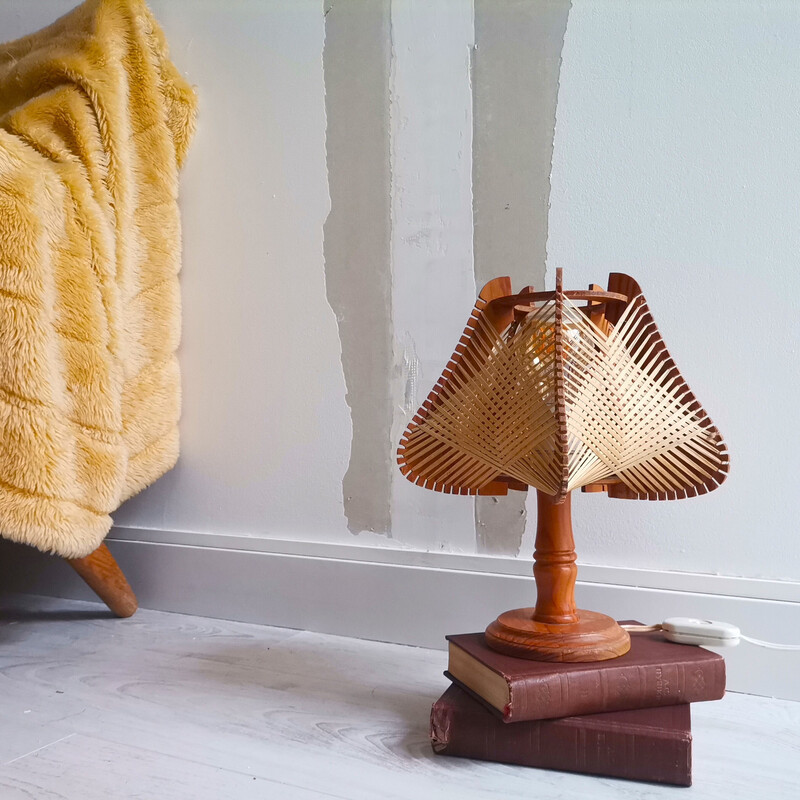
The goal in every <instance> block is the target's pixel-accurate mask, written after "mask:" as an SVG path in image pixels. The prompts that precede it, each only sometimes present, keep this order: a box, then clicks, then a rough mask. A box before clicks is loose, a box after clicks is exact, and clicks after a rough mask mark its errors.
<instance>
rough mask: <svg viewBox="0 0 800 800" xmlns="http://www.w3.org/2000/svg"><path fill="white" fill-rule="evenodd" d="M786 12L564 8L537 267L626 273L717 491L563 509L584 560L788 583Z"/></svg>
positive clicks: (790, 196) (730, 5) (798, 181)
mask: <svg viewBox="0 0 800 800" xmlns="http://www.w3.org/2000/svg"><path fill="white" fill-rule="evenodd" d="M799 37H800V5H798V4H797V3H788V2H766V3H754V2H694V0H686V1H685V2H669V3H653V2H647V1H646V0H643V1H641V2H628V1H627V0H611V1H610V2H606V1H603V0H591V2H589V1H588V0H585V1H584V0H576V1H575V2H574V4H573V7H572V11H571V13H570V19H569V25H568V28H567V34H566V39H565V45H564V51H563V65H562V70H561V89H560V93H559V104H558V111H557V122H556V139H555V154H554V163H553V173H552V187H553V188H552V194H551V198H550V202H551V211H550V237H549V241H548V265H549V267H551V268H552V267H554V266H563V267H564V268H565V277H566V280H567V281H568V282H569V283H570V284H575V285H579V286H580V285H584V284H585V283H586V282H587V281H589V280H590V279H603V278H604V276H605V275H606V274H607V273H608V272H609V271H617V270H618V271H622V272H628V273H630V274H631V275H633V276H634V277H636V279H637V280H638V281H639V283H640V285H641V286H642V288H643V291H644V292H645V295H646V297H647V298H648V301H649V303H650V306H651V308H652V311H653V315H654V317H655V319H656V322H657V323H658V325H659V328H660V330H661V332H662V334H663V336H664V338H665V341H666V342H667V346H668V347H669V348H670V350H671V352H672V354H673V356H674V357H675V360H676V362H677V364H678V365H679V366H680V369H681V371H682V372H683V374H684V376H685V377H686V379H687V380H688V382H689V384H690V385H691V386H692V388H693V389H694V391H695V393H696V394H697V396H698V398H699V399H700V401H701V402H702V403H703V405H704V406H705V408H706V409H707V411H708V412H709V414H710V415H711V418H712V419H713V420H714V421H715V423H716V424H717V425H718V427H719V428H720V430H721V432H722V434H723V436H724V437H725V439H726V440H727V442H728V446H729V450H730V453H731V472H730V476H729V478H728V480H727V482H726V483H725V484H724V485H723V486H722V488H720V489H719V490H717V491H715V492H713V493H711V494H709V495H707V496H705V497H701V498H697V499H694V500H686V501H681V502H675V503H629V502H622V501H620V502H607V501H606V499H605V498H604V497H600V496H599V495H595V496H592V497H589V496H583V497H581V498H579V499H578V500H577V501H576V503H575V506H576V507H577V508H576V530H577V531H578V532H579V533H578V539H579V543H580V551H579V552H580V556H581V558H582V559H584V560H586V561H588V562H590V563H612V564H619V565H626V566H636V567H648V568H657V569H671V570H689V571H697V572H711V573H722V574H727V575H746V576H753V577H771V578H782V579H791V580H795V581H797V580H798V579H800V547H799V546H798V543H797V520H798V511H799V510H800V499H798V498H800V493H799V492H798V484H797V480H798V468H797V465H796V463H795V461H796V458H797V453H798V452H800V434H799V433H798V431H800V427H799V426H798V425H797V423H796V419H797V410H796V407H797V397H798V396H799V395H800V369H798V366H799V363H798V344H800V313H799V312H800V269H798V258H800V225H798V199H797V198H798V193H799V192H800V50H798V48H797V42H798V38H799Z"/></svg>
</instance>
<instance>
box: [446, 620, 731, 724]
mask: <svg viewBox="0 0 800 800" xmlns="http://www.w3.org/2000/svg"><path fill="white" fill-rule="evenodd" d="M447 639H448V641H449V642H450V658H449V663H448V667H447V672H446V673H445V675H447V677H448V678H450V679H451V680H452V681H454V682H455V683H457V684H459V686H461V687H462V688H464V689H466V690H467V691H469V692H470V693H471V694H472V695H473V696H474V697H476V698H477V699H479V700H481V701H482V702H483V703H485V704H486V705H487V707H489V708H490V709H491V710H493V711H494V712H495V713H497V714H499V715H500V716H501V717H502V718H503V721H504V722H519V721H524V720H534V719H555V718H557V717H569V716H574V715H576V714H577V715H580V714H598V713H602V712H605V711H624V710H625V709H628V708H645V707H655V706H668V705H674V704H676V703H695V702H698V701H700V700H719V699H720V698H721V697H722V696H723V695H724V694H725V661H724V659H723V658H722V656H721V655H718V654H717V653H712V652H711V651H710V650H704V649H703V648H702V647H696V646H694V645H686V644H675V643H674V642H668V641H667V640H666V639H665V638H664V636H663V635H662V634H661V633H660V632H653V633H632V634H631V649H630V651H629V652H627V653H626V654H625V655H624V656H620V657H619V658H612V659H609V660H608V661H592V662H587V663H583V664H565V663H560V662H559V663H553V662H549V661H530V660H528V659H524V658H514V657H513V656H506V655H503V654H502V653H497V652H495V651H494V650H491V649H490V648H489V647H488V646H487V645H486V643H485V641H484V638H483V634H482V633H464V634H459V635H457V636H448V637H447Z"/></svg>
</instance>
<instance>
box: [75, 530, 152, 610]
mask: <svg viewBox="0 0 800 800" xmlns="http://www.w3.org/2000/svg"><path fill="white" fill-rule="evenodd" d="M65 560H66V562H67V563H68V564H69V565H70V566H71V567H72V568H73V569H74V570H75V572H77V573H78V575H80V576H81V578H83V579H84V580H85V581H86V583H87V584H88V585H89V587H90V588H91V589H92V591H93V592H94V593H95V594H96V595H97V596H98V597H99V598H100V599H101V600H102V601H103V602H104V603H105V604H106V605H107V606H108V607H109V609H111V611H112V612H113V613H114V614H116V615H117V616H118V617H130V616H131V615H132V614H133V613H134V612H135V611H136V609H137V608H138V607H139V603H138V602H137V601H136V595H135V594H134V593H133V589H131V587H130V584H129V583H128V581H127V579H126V578H125V575H124V574H123V572H122V570H121V569H120V568H119V564H117V562H116V561H115V560H114V556H112V555H111V552H110V551H109V549H108V548H107V547H106V546H105V544H101V545H100V547H98V548H97V550H95V551H94V552H93V553H89V555H88V556H85V557H84V558H67V559H65Z"/></svg>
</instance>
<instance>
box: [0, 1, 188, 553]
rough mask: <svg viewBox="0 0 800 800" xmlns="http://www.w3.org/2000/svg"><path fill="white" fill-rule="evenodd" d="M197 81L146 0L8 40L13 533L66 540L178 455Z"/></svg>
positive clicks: (0, 242)
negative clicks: (188, 162) (184, 228)
mask: <svg viewBox="0 0 800 800" xmlns="http://www.w3.org/2000/svg"><path fill="white" fill-rule="evenodd" d="M194 110H195V97H194V93H193V92H192V89H191V88H190V87H189V85H188V84H187V83H186V82H185V81H184V80H183V78H182V77H181V76H180V75H179V74H178V72H177V71H176V69H175V67H174V65H173V64H172V63H171V62H170V61H169V58H168V54H167V47H166V43H165V41H164V36H163V34H162V32H161V30H160V29H159V27H158V25H157V24H156V22H155V20H154V19H153V17H152V16H151V14H150V12H149V10H148V8H147V6H146V5H145V3H144V2H143V0H88V2H85V3H83V4H82V5H81V6H79V7H78V8H76V9H74V10H73V11H72V12H70V13H69V14H67V15H66V16H64V17H62V18H61V19H59V20H58V21H56V22H55V23H54V24H53V25H51V26H50V27H48V28H46V29H45V30H42V31H39V32H38V33H35V34H33V35H31V36H27V37H25V38H24V39H20V40H19V41H16V42H11V43H7V44H3V45H0V534H2V535H3V536H5V537H7V538H9V539H13V540H15V541H19V542H25V543H27V544H31V545H34V546H36V547H38V548H40V549H42V550H45V551H50V552H54V553H57V554H59V555H62V556H67V557H79V556H84V555H86V554H88V553H90V552H91V551H92V550H94V549H95V548H96V547H97V546H98V545H99V544H100V543H101V541H102V539H103V537H104V536H105V534H106V533H107V532H108V529H109V527H110V525H111V518H110V516H109V514H110V513H111V512H112V511H114V510H115V509H116V508H117V507H118V506H119V504H120V503H121V502H122V501H124V500H125V499H127V498H128V497H130V496H131V495H133V494H135V493H136V492H138V491H140V490H141V489H143V488H144V487H145V486H147V485H148V484H150V483H151V482H152V481H154V480H155V479H156V478H158V477H159V476H160V475H162V474H163V473H164V472H165V471H166V470H168V469H170V467H172V466H173V465H174V463H175V461H176V459H177V456H178V427H177V423H178V416H179V413H180V380H179V373H178V362H177V359H176V355H175V351H176V348H177V346H178V340H179V336H180V297H179V285H178V270H179V268H180V249H181V242H180V220H179V216H178V205H177V193H178V169H179V167H180V166H181V164H182V162H183V159H184V156H185V155H186V150H187V148H188V146H189V142H190V140H191V137H192V132H193V124H194Z"/></svg>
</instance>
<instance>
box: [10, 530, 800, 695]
mask: <svg viewBox="0 0 800 800" xmlns="http://www.w3.org/2000/svg"><path fill="white" fill-rule="evenodd" d="M108 544H109V547H110V548H111V551H112V552H113V554H114V556H115V557H116V558H117V560H118V561H119V563H120V566H121V567H122V569H123V570H124V572H125V574H126V575H127V576H128V579H129V581H130V582H131V585H132V586H133V587H134V590H135V591H136V593H137V595H138V597H139V602H140V605H141V606H142V607H143V608H151V609H159V610H163V611H173V612H178V613H183V614H195V615H199V616H204V617H213V618H220V619H231V620H239V621H244V622H254V623H260V624H267V625H277V626H281V627H288V628H299V629H304V630H312V631H319V632H323V633H330V634H338V635H341V636H353V637H357V638H362V639H374V640H379V641H389V642H397V643H401V644H411V645H416V646H420V647H431V648H442V647H444V635H445V634H446V633H455V632H464V631H472V630H481V629H482V628H484V627H485V626H486V625H487V623H488V622H490V621H491V619H492V618H493V617H494V616H495V615H496V614H497V613H498V612H500V611H503V610H505V609H508V608H515V607H519V606H526V605H532V604H533V599H534V597H535V587H534V584H533V579H532V578H531V577H528V576H525V575H514V574H507V573H503V572H486V571H476V570H475V569H457V568H455V567H457V566H458V563H459V562H458V557H457V556H456V557H455V560H454V559H453V558H452V557H451V558H447V559H445V560H444V561H443V562H442V563H447V564H448V565H449V566H448V567H446V568H445V567H436V566H431V565H430V564H432V563H436V561H435V559H434V560H428V564H427V565H426V564H396V563H386V562H382V561H374V560H358V559H356V558H343V557H340V556H341V554H342V553H344V552H346V551H341V550H335V549H334V550H333V551H330V550H328V551H325V552H327V553H329V554H328V555H326V556H314V555H305V554H303V555H301V554H297V553H284V552H268V551H263V550H252V549H235V548H222V547H204V546H199V545H190V544H176V543H174V542H166V543H165V542H156V541H141V540H135V539H133V538H125V539H112V540H109V542H108ZM357 549H358V550H369V548H357ZM332 553H335V554H336V557H333V556H332V555H331V554H332ZM367 555H368V554H367ZM451 555H452V554H451ZM364 557H366V556H364ZM465 563H466V564H467V565H469V564H472V566H474V563H473V562H469V560H468V559H467V561H465ZM585 571H586V572H589V574H590V575H592V577H597V575H598V573H597V571H596V570H595V571H594V572H592V570H591V569H588V568H587V569H586V570H585ZM599 574H602V573H599ZM670 574H671V573H661V580H660V582H661V583H662V584H663V585H662V587H661V588H653V587H642V586H635V585H620V584H618V583H611V582H608V583H602V582H597V581H586V580H579V582H578V587H577V599H578V604H579V606H581V607H583V608H590V609H594V610H597V611H602V612H604V613H607V614H610V615H611V616H614V617H616V618H617V619H639V620H642V621H644V622H650V623H652V622H656V621H660V620H662V619H663V618H665V617H668V616H693V617H703V618H708V619H718V620H724V621H728V622H733V623H735V624H737V625H739V627H740V628H741V629H742V630H743V631H745V632H747V633H749V634H750V635H752V636H755V637H758V638H761V639H766V640H768V641H783V642H794V641H798V642H800V603H798V602H796V601H795V600H787V599H782V598H780V599H769V598H764V597H747V596H744V597H743V596H738V595H729V594H722V593H719V592H720V587H719V585H715V587H716V588H715V593H709V592H699V591H687V590H685V589H683V588H678V589H671V588H666V587H667V586H668V585H669V582H670V577H669V576H670ZM579 577H581V576H579ZM737 580H744V579H737ZM0 581H2V586H3V587H4V588H5V589H7V590H9V591H14V592H30V593H35V594H44V595H49V596H55V597H68V598H73V599H81V600H86V599H93V597H92V594H91V592H90V591H89V589H88V588H87V587H85V586H84V585H83V584H82V583H81V582H80V580H79V579H78V578H77V576H75V575H74V574H73V573H72V570H70V568H69V567H68V566H67V565H66V564H65V563H64V562H63V561H61V560H60V559H56V558H51V557H48V556H44V555H42V554H40V553H38V552H36V551H34V550H31V549H30V548H23V547H19V546H16V545H10V544H9V543H7V542H3V543H2V547H0ZM651 582H654V581H651ZM682 582H683V583H685V582H686V579H685V577H681V576H680V575H679V576H678V578H677V579H676V584H678V585H679V586H680V585H681V583H682ZM766 583H768V582H766ZM792 587H794V588H792ZM795 589H796V585H794V584H791V585H790V587H789V588H786V589H783V590H781V592H780V594H781V595H782V596H794V591H795ZM758 592H760V593H762V594H763V593H764V587H763V586H762V587H761V588H760V589H758ZM752 593H756V590H754V591H753V592H751V594H752ZM721 652H723V654H724V655H725V657H726V662H727V665H728V688H729V689H730V690H732V691H740V692H748V693H752V694H761V695H767V696H774V697H782V698H787V699H794V700H800V679H799V678H798V675H800V670H799V669H798V666H800V652H791V651H776V650H765V649H763V648H758V647H755V646H753V645H749V644H747V643H743V644H742V645H740V646H739V647H736V648H727V649H725V650H722V651H721Z"/></svg>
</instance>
